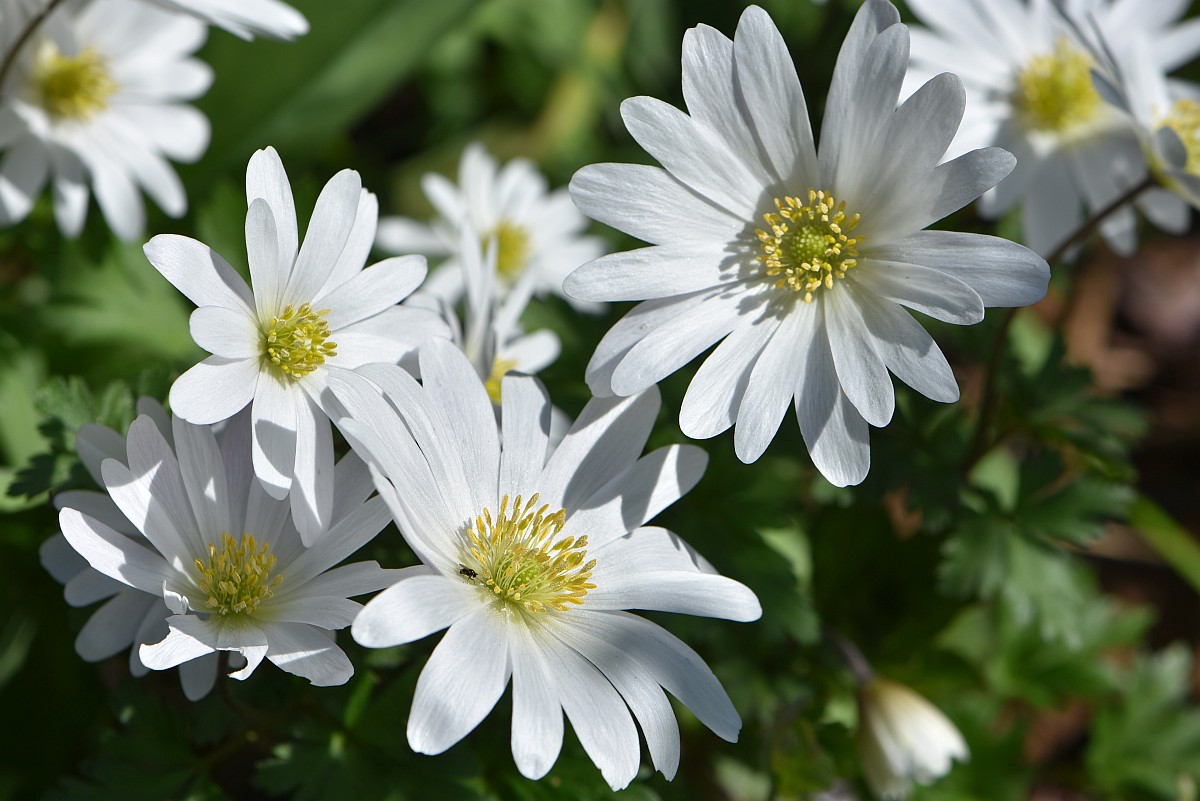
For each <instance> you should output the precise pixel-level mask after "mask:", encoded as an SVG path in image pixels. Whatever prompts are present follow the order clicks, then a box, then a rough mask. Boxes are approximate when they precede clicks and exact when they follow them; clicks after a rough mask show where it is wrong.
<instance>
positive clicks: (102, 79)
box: [32, 41, 118, 120]
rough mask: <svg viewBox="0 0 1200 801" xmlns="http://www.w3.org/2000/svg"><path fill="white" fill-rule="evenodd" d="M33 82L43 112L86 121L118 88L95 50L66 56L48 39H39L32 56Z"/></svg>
mask: <svg viewBox="0 0 1200 801" xmlns="http://www.w3.org/2000/svg"><path fill="white" fill-rule="evenodd" d="M32 82H33V89H34V93H35V95H36V96H37V97H38V98H40V100H41V103H42V107H43V108H44V109H45V110H46V112H47V113H48V114H49V115H50V116H51V117H55V118H58V119H68V120H87V119H90V118H91V117H92V115H94V114H96V113H97V112H100V111H103V110H104V109H105V108H106V107H107V106H108V99H109V98H110V97H111V96H112V95H113V94H114V93H115V92H116V91H117V88H118V87H117V83H116V81H114V80H113V79H112V76H111V75H109V72H108V65H107V63H106V62H105V60H104V58H103V57H101V55H100V54H99V53H97V52H96V51H95V50H94V49H92V48H90V47H89V48H86V49H85V50H83V51H82V52H81V53H80V54H79V55H77V56H65V55H63V54H62V51H60V50H59V49H58V48H57V47H56V46H55V45H54V44H53V43H52V42H49V41H43V42H42V44H41V45H40V47H39V48H38V51H37V55H36V56H35V57H34V60H33V73H32Z"/></svg>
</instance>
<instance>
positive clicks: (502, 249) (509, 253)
mask: <svg viewBox="0 0 1200 801" xmlns="http://www.w3.org/2000/svg"><path fill="white" fill-rule="evenodd" d="M493 237H495V239H496V272H498V273H500V275H501V276H502V277H503V278H505V279H506V280H508V281H515V280H516V279H517V278H518V277H520V275H521V272H522V271H523V270H524V269H525V262H526V261H527V260H528V259H529V233H528V232H527V231H526V230H525V229H524V228H522V227H521V226H519V225H516V224H515V223H512V222H509V221H508V220H501V221H500V222H499V223H497V225H496V227H495V228H493V229H492V230H491V231H488V233H487V234H486V235H485V236H484V237H483V242H484V247H485V248H486V247H487V242H488V240H489V239H491V238H493Z"/></svg>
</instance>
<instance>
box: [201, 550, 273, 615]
mask: <svg viewBox="0 0 1200 801" xmlns="http://www.w3.org/2000/svg"><path fill="white" fill-rule="evenodd" d="M270 550H271V547H270V545H269V544H267V543H263V546H262V548H259V547H258V542H257V541H256V540H255V539H254V537H252V536H250V535H249V534H243V535H242V539H241V541H238V540H235V539H234V538H233V537H232V536H230V534H229V533H228V532H222V534H221V550H220V551H218V550H217V546H216V545H212V544H210V545H209V546H208V562H207V564H206V563H205V562H202V561H201V560H199V559H197V560H196V570H198V571H199V573H200V578H199V579H198V580H197V582H196V584H197V585H198V586H199V587H200V591H201V592H202V593H204V594H205V595H206V596H207V605H208V608H209V611H211V612H215V613H216V614H220V615H250V614H253V613H254V610H255V609H257V608H258V605H259V604H261V603H262V602H263V601H265V600H267V599H268V598H270V597H271V595H272V593H273V590H274V589H275V588H276V587H278V586H279V583H280V582H281V581H283V576H276V577H275V578H274V579H272V578H271V570H272V569H274V567H275V555H274V554H272V553H271V552H270Z"/></svg>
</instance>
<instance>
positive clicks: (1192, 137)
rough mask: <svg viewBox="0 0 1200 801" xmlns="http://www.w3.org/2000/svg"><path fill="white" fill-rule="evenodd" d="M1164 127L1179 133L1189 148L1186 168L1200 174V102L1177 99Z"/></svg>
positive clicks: (1163, 122) (1164, 122)
mask: <svg viewBox="0 0 1200 801" xmlns="http://www.w3.org/2000/svg"><path fill="white" fill-rule="evenodd" d="M1162 127H1164V128H1170V129H1171V130H1173V131H1174V132H1175V133H1177V134H1178V135H1179V139H1180V141H1182V142H1183V146H1184V147H1185V148H1186V149H1187V164H1186V165H1185V167H1184V169H1185V170H1187V171H1188V172H1190V173H1191V174H1193V175H1200V103H1197V102H1196V101H1195V100H1189V99H1187V98H1183V99H1180V100H1176V101H1175V104H1174V105H1172V106H1171V112H1170V113H1169V114H1167V116H1166V117H1165V118H1164V119H1163V121H1162Z"/></svg>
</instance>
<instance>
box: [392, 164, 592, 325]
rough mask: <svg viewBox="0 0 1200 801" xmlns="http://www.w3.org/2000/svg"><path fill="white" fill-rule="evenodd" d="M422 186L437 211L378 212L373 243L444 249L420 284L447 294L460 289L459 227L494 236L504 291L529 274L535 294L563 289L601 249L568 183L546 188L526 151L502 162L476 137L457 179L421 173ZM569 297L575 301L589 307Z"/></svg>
mask: <svg viewBox="0 0 1200 801" xmlns="http://www.w3.org/2000/svg"><path fill="white" fill-rule="evenodd" d="M421 186H422V188H423V189H424V191H425V196H426V197H428V198H429V202H430V203H432V204H433V207H434V209H436V211H437V213H438V218H437V219H436V220H434V221H433V222H431V223H423V222H419V221H417V220H412V219H408V218H405V217H384V218H383V219H381V220H380V221H379V234H378V237H377V243H378V245H379V247H380V248H382V249H384V250H386V251H388V252H391V253H424V254H425V255H427V256H430V257H445V261H444V262H443V263H442V264H441V266H440V267H438V268H437V269H435V270H434V271H433V273H432V274H431V275H430V277H429V281H428V282H427V284H426V286H425V287H424V290H423V291H426V292H432V293H435V294H437V295H438V296H440V297H443V298H446V299H447V300H449V301H451V302H453V301H457V300H458V298H460V297H461V296H462V294H463V291H464V284H463V281H464V279H463V275H462V258H463V251H462V248H461V242H462V232H463V230H464V228H469V230H471V231H474V232H475V233H476V234H477V235H478V236H479V238H480V239H481V240H487V239H492V238H495V240H496V242H497V257H496V266H497V269H498V279H499V282H498V283H499V287H500V290H501V292H502V293H503V292H506V291H507V290H508V289H509V288H511V287H512V286H513V285H515V284H516V283H517V282H518V280H520V279H521V278H522V276H525V275H530V276H531V281H532V288H533V291H534V293H535V294H536V295H538V296H542V295H545V294H547V293H549V294H554V295H562V282H563V278H565V277H566V276H567V274H568V273H570V272H571V270H573V269H575V268H576V267H578V266H579V265H581V264H583V263H584V262H585V261H589V260H591V259H594V258H596V257H597V256H599V255H600V254H602V253H603V252H604V245H603V243H602V242H601V241H600V240H599V239H598V238H596V237H594V236H585V235H584V233H583V232H584V229H585V228H586V227H587V220H586V219H585V218H584V217H583V215H581V214H580V213H579V211H578V210H577V209H576V208H575V206H574V205H573V204H572V203H571V198H570V196H569V195H568V194H567V191H566V190H565V189H559V190H555V191H553V192H550V191H548V189H547V185H546V178H545V176H543V175H542V174H541V173H540V172H538V170H537V167H535V166H534V165H533V163H532V162H530V161H528V160H527V159H519V158H518V159H513V160H512V161H509V162H508V163H507V164H505V165H504V166H503V167H500V166H499V165H498V164H497V163H496V160H495V159H494V158H492V157H491V156H490V155H488V153H487V151H486V150H484V149H483V146H482V145H480V144H478V143H474V144H471V145H469V146H468V147H467V148H466V150H464V151H463V154H462V159H461V160H460V161H459V164H458V185H457V186H456V185H455V184H454V183H453V182H451V181H450V180H449V179H448V178H446V177H444V176H442V175H438V174H436V173H427V174H426V175H425V176H424V178H423V179H422V181H421ZM568 300H571V299H570V298H568ZM573 302H575V301H573ZM575 303H576V305H577V307H578V308H594V307H592V306H591V305H590V304H585V305H582V306H580V305H579V304H578V303H577V302H575Z"/></svg>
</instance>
